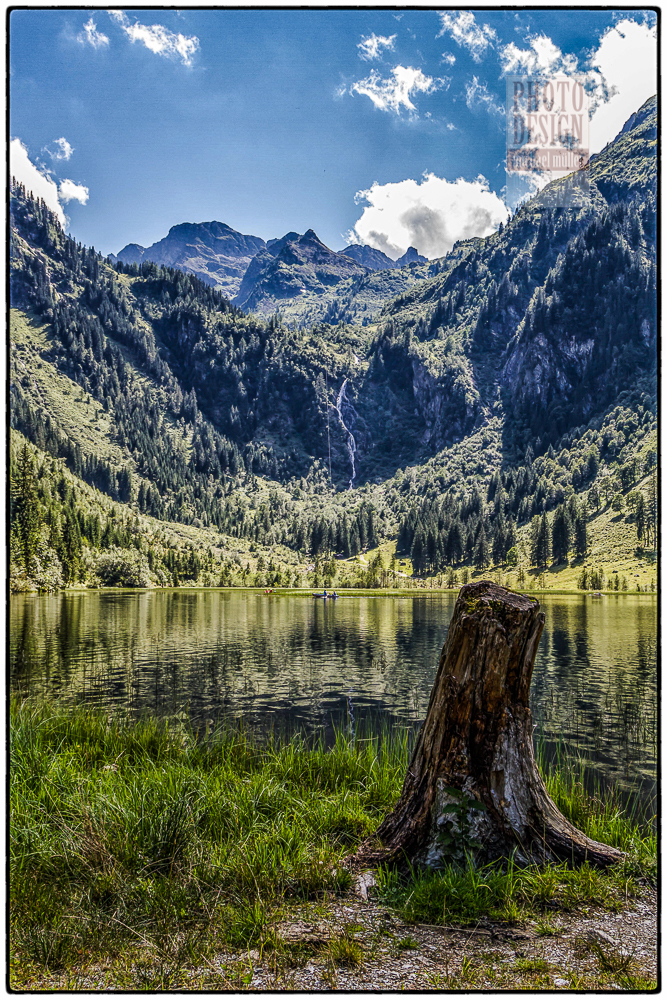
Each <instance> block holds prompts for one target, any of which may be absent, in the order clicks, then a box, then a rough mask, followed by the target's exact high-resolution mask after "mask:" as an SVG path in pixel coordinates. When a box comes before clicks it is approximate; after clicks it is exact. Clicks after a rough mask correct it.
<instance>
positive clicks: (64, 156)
mask: <svg viewBox="0 0 667 1000" xmlns="http://www.w3.org/2000/svg"><path fill="white" fill-rule="evenodd" d="M53 143H54V145H55V147H56V148H55V150H53V149H49V147H48V146H45V147H44V151H45V152H46V153H48V154H49V156H50V157H51V159H52V160H69V158H70V157H71V155H72V153H73V152H74V147H73V146H72V145H71V144H70V143H69V142H68V141H67V139H66V138H65V137H64V136H61V137H60V139H54V140H53Z"/></svg>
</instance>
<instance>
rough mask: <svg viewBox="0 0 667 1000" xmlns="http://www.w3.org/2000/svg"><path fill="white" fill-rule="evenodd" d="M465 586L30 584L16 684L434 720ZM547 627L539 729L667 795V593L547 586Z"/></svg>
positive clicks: (278, 721) (14, 611)
mask: <svg viewBox="0 0 667 1000" xmlns="http://www.w3.org/2000/svg"><path fill="white" fill-rule="evenodd" d="M455 599H456V594H455V593H452V594H444V595H441V594H438V595H435V596H430V595H429V596H426V595H425V596H414V597H413V596H409V597H384V596H378V597H361V598H358V597H343V598H341V599H340V600H338V601H337V602H333V601H327V602H326V603H325V602H324V601H314V600H313V599H312V598H306V597H296V596H295V597H271V596H264V595H258V594H254V593H247V592H233V591H197V590H169V591H146V592H140V593H137V592H131V591H101V592H92V593H80V594H79V593H75V594H56V595H52V596H30V595H19V596H15V597H12V600H11V609H10V621H11V635H10V681H11V689H12V692H13V693H16V694H20V695H22V696H37V697H44V696H46V697H48V698H56V699H58V700H61V701H65V702H67V703H85V704H87V705H95V706H104V707H110V708H114V709H116V710H125V711H129V712H131V713H133V714H134V713H136V714H139V713H141V712H151V713H154V714H155V715H159V716H168V715H176V714H178V713H184V714H186V715H187V716H189V717H190V719H191V720H192V721H193V722H194V723H195V725H196V726H198V727H204V728H205V727H207V726H210V725H211V724H214V723H216V722H220V721H230V720H238V719H242V720H243V721H244V724H245V725H246V726H248V727H251V728H255V729H258V730H260V731H262V732H266V731H267V730H269V729H274V730H278V731H280V732H286V733H291V732H293V731H294V730H297V729H299V730H305V731H307V732H311V733H312V732H318V731H319V732H323V733H324V734H325V736H326V738H327V739H328V740H330V739H331V738H332V735H333V731H334V728H335V727H343V728H345V730H346V731H347V732H354V731H358V730H359V728H360V727H361V728H363V729H364V730H367V729H368V728H369V727H373V729H377V728H378V727H380V726H382V725H385V726H386V725H388V726H392V727H395V726H399V727H400V726H407V727H410V728H415V727H416V726H417V725H418V724H419V723H420V722H421V721H422V720H423V718H424V715H425V713H426V708H427V705H428V699H429V695H430V692H431V687H432V684H433V679H434V677H435V671H436V668H437V664H438V657H439V654H440V650H441V648H442V644H443V642H444V640H445V638H446V635H447V628H448V625H449V621H450V618H451V615H452V611H453V608H454V603H455ZM541 605H542V609H543V610H544V612H545V614H546V626H545V629H544V633H543V635H542V640H541V642H540V647H539V651H538V655H537V660H536V665H535V672H534V676H533V685H532V690H531V706H532V710H533V716H534V722H535V723H536V727H537V728H536V737H537V735H538V734H540V733H541V734H542V739H543V741H544V742H545V744H546V747H547V752H549V753H550V754H553V753H554V751H555V747H556V744H557V743H560V744H561V746H563V747H566V748H569V749H573V748H577V749H578V751H579V752H580V753H582V754H584V755H585V756H586V757H587V758H588V759H589V760H590V761H591V765H592V767H593V769H594V771H595V772H596V773H597V774H598V775H599V776H601V777H603V778H604V779H605V780H608V781H614V782H617V783H619V784H620V785H621V786H622V787H624V788H629V787H640V788H641V790H642V793H643V795H644V796H646V795H651V794H653V791H654V789H655V771H656V706H657V698H656V655H657V634H656V633H657V600H656V599H655V598H654V597H651V596H644V597H633V596H631V595H620V594H619V595H618V596H610V597H605V598H604V599H602V600H593V599H592V598H590V597H586V596H585V595H578V594H573V595H570V596H553V597H544V598H542V599H541Z"/></svg>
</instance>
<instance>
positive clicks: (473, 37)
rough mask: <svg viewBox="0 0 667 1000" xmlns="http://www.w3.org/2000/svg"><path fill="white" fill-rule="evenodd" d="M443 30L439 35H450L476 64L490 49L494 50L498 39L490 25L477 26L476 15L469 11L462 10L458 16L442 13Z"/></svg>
mask: <svg viewBox="0 0 667 1000" xmlns="http://www.w3.org/2000/svg"><path fill="white" fill-rule="evenodd" d="M440 23H441V25H442V28H441V29H440V31H439V33H438V38H440V36H441V35H444V34H449V35H451V37H452V38H453V39H454V41H455V42H456V43H457V45H460V46H461V47H462V48H464V49H467V50H468V52H469V53H470V55H471V56H472V57H473V59H474V60H475V62H481V61H482V59H483V58H484V56H485V54H486V50H487V49H488V48H493V45H494V43H495V41H496V39H497V37H498V36H497V35H496V32H495V31H494V29H493V28H492V27H491V26H490V25H488V24H481V25H480V24H477V21H476V20H475V15H474V14H472V13H471V12H470V11H469V10H461V11H458V12H457V13H456V14H449V13H441V14H440Z"/></svg>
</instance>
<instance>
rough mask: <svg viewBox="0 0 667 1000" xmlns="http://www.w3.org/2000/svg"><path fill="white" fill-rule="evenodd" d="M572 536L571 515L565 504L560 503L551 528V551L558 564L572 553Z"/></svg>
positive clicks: (565, 560) (563, 561)
mask: <svg viewBox="0 0 667 1000" xmlns="http://www.w3.org/2000/svg"><path fill="white" fill-rule="evenodd" d="M571 537H572V529H571V524H570V515H569V513H568V511H567V510H566V508H565V506H564V504H560V505H559V506H558V507H557V508H556V511H555V513H554V519H553V525H552V528H551V552H552V555H553V561H554V563H556V564H557V565H559V564H561V563H565V562H567V557H568V555H569V553H570V542H571Z"/></svg>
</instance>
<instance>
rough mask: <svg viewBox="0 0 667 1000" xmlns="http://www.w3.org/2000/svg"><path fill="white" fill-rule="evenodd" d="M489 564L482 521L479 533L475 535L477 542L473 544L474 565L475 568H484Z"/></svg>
mask: <svg viewBox="0 0 667 1000" xmlns="http://www.w3.org/2000/svg"><path fill="white" fill-rule="evenodd" d="M488 565H489V543H488V540H487V537H486V531H485V530H484V523H483V522H482V525H481V527H480V529H479V535H478V536H477V543H476V545H475V567H476V569H485V568H486V567H487V566H488Z"/></svg>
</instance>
